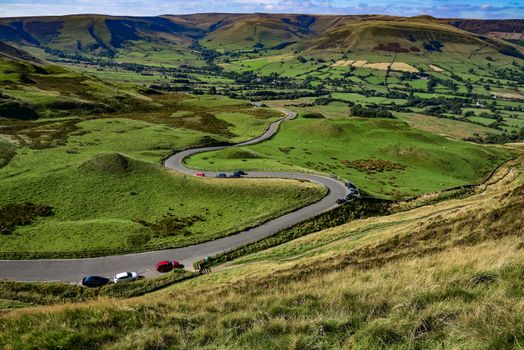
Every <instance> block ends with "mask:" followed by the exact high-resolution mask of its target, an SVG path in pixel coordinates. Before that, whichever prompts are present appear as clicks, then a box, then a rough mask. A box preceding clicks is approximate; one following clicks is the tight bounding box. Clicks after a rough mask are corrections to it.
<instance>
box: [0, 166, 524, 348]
mask: <svg viewBox="0 0 524 350" xmlns="http://www.w3.org/2000/svg"><path fill="white" fill-rule="evenodd" d="M523 171H524V169H523V167H522V158H520V160H518V161H516V162H513V163H510V164H508V165H507V166H505V167H502V168H501V169H500V170H499V171H498V172H497V173H496V174H495V175H494V177H492V179H491V180H490V181H489V182H488V184H487V186H483V187H480V188H478V189H477V190H476V193H475V194H473V195H472V196H470V197H467V198H463V199H460V198H459V199H454V200H450V201H445V202H442V203H438V204H435V205H430V206H423V207H420V208H417V209H413V210H409V211H403V212H400V213H397V214H393V215H390V216H385V217H381V218H373V219H364V220H357V221H354V222H351V223H349V224H346V225H342V226H339V227H336V228H333V229H329V230H323V231H320V232H317V233H314V234H311V235H308V236H306V237H303V238H300V239H298V240H295V241H292V242H289V243H286V244H283V245H281V246H278V247H275V248H272V249H269V250H266V251H262V252H260V253H257V254H254V255H250V256H247V257H245V258H243V259H240V260H239V261H237V262H235V263H233V264H230V265H229V266H227V267H223V268H221V269H220V270H219V271H217V272H215V273H213V274H211V275H206V276H202V277H199V278H197V279H193V280H190V281H186V282H181V283H180V284H178V285H175V286H173V287H170V288H167V289H165V290H162V291H159V292H157V293H154V294H152V295H150V296H144V297H140V298H133V299H132V300H107V299H100V300H95V301H90V302H86V303H76V304H68V305H67V306H59V305H55V306H50V307H39V308H35V309H32V310H31V309H30V310H23V311H17V310H16V307H20V304H17V302H16V295H13V297H14V298H15V299H14V300H13V301H10V302H9V303H10V304H9V305H11V307H13V308H15V309H14V310H11V311H5V312H4V315H2V316H0V317H1V320H2V330H3V333H2V336H0V344H2V345H3V346H13V347H15V348H16V347H17V346H19V345H20V346H21V345H22V344H23V345H24V346H26V347H27V346H35V347H42V346H44V347H49V348H54V347H63V348H64V347H65V348H70V347H74V348H77V349H84V348H89V347H91V346H92V344H94V343H96V344H97V346H99V347H101V348H119V349H125V348H129V349H131V348H133V349H148V348H165V349H168V348H192V349H200V348H202V349H209V348H217V347H227V348H236V349H244V348H245V349H248V348H249V349H253V348H278V349H280V348H281V349H304V348H356V349H370V348H424V349H438V348H443V347H444V348H465V349H480V348H482V349H489V348H497V349H502V348H503V349H511V348H518V346H519V344H520V343H522V341H524V331H523V329H522V322H523V319H522V315H523V314H524V313H523V309H522V308H523V300H524V295H523V292H522V291H523V288H522V287H523V286H522V278H521V276H522V271H523V268H524V260H523V256H522V252H521V251H522V238H523V234H524V227H523V226H522V221H518V220H514V218H515V217H516V216H518V215H520V213H521V212H522V210H524V197H523V193H524V192H523V184H524V178H523ZM3 286H4V298H5V297H6V294H5V291H6V290H7V289H5V288H6V287H7V284H4V285H3ZM29 291H30V289H28V288H27V287H26V289H25V290H20V292H19V295H18V296H19V297H20V298H21V299H22V300H24V299H23V298H24V296H25V295H29V294H27V293H30V292H29ZM21 305H23V303H22V304H21ZM101 320H103V322H102V321H101Z"/></svg>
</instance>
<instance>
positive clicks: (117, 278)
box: [113, 272, 138, 283]
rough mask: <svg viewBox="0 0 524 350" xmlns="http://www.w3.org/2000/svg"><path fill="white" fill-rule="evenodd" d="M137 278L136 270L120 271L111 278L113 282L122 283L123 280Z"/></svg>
mask: <svg viewBox="0 0 524 350" xmlns="http://www.w3.org/2000/svg"><path fill="white" fill-rule="evenodd" d="M137 279H138V273H136V272H121V273H117V274H116V275H115V277H114V278H113V281H115V283H124V282H131V281H136V280H137Z"/></svg>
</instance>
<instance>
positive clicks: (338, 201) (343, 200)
mask: <svg viewBox="0 0 524 350" xmlns="http://www.w3.org/2000/svg"><path fill="white" fill-rule="evenodd" d="M344 203H346V199H345V198H339V199H337V204H344Z"/></svg>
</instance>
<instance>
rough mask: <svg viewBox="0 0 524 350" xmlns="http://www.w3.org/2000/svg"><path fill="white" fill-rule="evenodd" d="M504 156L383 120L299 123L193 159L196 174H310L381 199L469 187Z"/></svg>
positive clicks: (481, 147) (316, 120)
mask: <svg viewBox="0 0 524 350" xmlns="http://www.w3.org/2000/svg"><path fill="white" fill-rule="evenodd" d="M509 156H510V153H508V152H507V151H504V150H499V149H496V148H490V147H486V146H478V145H474V144H469V143H465V142H460V141H452V140H449V139H446V138H444V137H441V136H437V135H435V134H431V133H428V132H424V131H420V130H417V129H414V128H410V127H408V126H406V125H405V124H404V123H402V122H399V121H390V120H383V119H362V118H350V119H348V118H340V119H338V120H328V119H305V118H299V119H297V120H293V121H290V122H286V123H285V124H284V125H282V128H281V130H280V132H279V133H278V134H277V135H276V136H275V137H274V138H273V139H271V140H270V141H267V142H264V143H262V144H259V145H254V146H249V147H244V148H239V149H229V150H224V151H217V152H211V153H205V154H197V155H195V156H193V157H191V158H189V159H187V161H186V163H187V164H188V165H189V166H191V167H195V168H202V169H235V168H244V169H248V170H249V169H297V170H300V169H308V170H314V171H318V172H323V173H333V174H336V175H338V176H341V177H343V178H346V179H350V180H352V181H354V182H355V183H356V184H357V185H358V186H359V187H360V188H361V189H363V190H364V191H366V192H369V193H371V194H374V195H378V196H381V197H406V196H413V195H416V194H421V193H424V192H432V191H437V190H441V189H445V188H451V187H455V186H459V185H464V184H468V183H474V182H477V181H479V180H481V179H482V178H483V177H484V176H486V175H487V174H488V173H489V172H490V171H491V170H492V169H493V168H495V166H496V165H497V164H499V163H500V162H502V161H503V160H504V159H507V158H508V157H509Z"/></svg>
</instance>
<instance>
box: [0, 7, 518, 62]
mask: <svg viewBox="0 0 524 350" xmlns="http://www.w3.org/2000/svg"><path fill="white" fill-rule="evenodd" d="M523 26H524V21H522V20H499V21H481V20H446V19H436V18H432V17H425V16H423V17H390V16H376V15H369V16H327V15H324V16H313V15H282V14H271V15H270V14H196V15H181V16H174V15H166V16H159V17H121V16H118V17H113V16H103V15H71V16H52V17H25V18H2V19H0V40H3V41H6V42H8V43H10V44H16V45H19V46H31V47H38V48H40V49H44V50H46V51H47V52H48V53H50V54H58V53H64V52H65V53H69V54H87V55H106V56H107V55H109V56H111V55H115V54H116V53H118V52H119V51H120V50H122V49H124V48H131V47H135V46H138V45H141V44H144V43H147V44H148V45H149V46H148V47H149V48H150V49H151V50H155V49H157V50H160V49H161V48H165V47H171V48H173V49H175V48H176V49H179V50H184V51H185V52H186V53H188V54H189V53H190V52H191V49H190V48H191V45H192V44H193V43H194V41H195V40H198V41H199V42H201V43H202V45H204V46H206V47H208V48H212V49H216V50H220V51H226V50H227V51H232V50H233V51H235V50H253V49H261V48H264V49H274V50H280V49H284V48H286V47H288V46H292V47H293V48H294V49H295V50H300V51H302V50H307V51H315V50H317V51H321V50H336V51H340V52H346V51H348V50H353V49H360V50H379V51H380V50H382V51H394V52H395V51H398V52H410V53H417V54H419V53H420V54H422V53H426V52H431V51H440V50H443V51H448V50H449V51H453V52H457V51H458V52H471V51H475V50H479V49H483V48H486V47H491V48H494V49H495V51H496V52H502V53H508V52H513V53H514V54H517V55H518V54H519V52H518V49H515V48H514V46H512V44H511V43H509V42H507V41H502V40H501V39H511V40H521V39H522V30H523V29H522V28H523ZM435 42H440V43H441V44H442V45H443V46H436V47H432V46H431V43H435ZM428 44H429V45H428Z"/></svg>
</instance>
